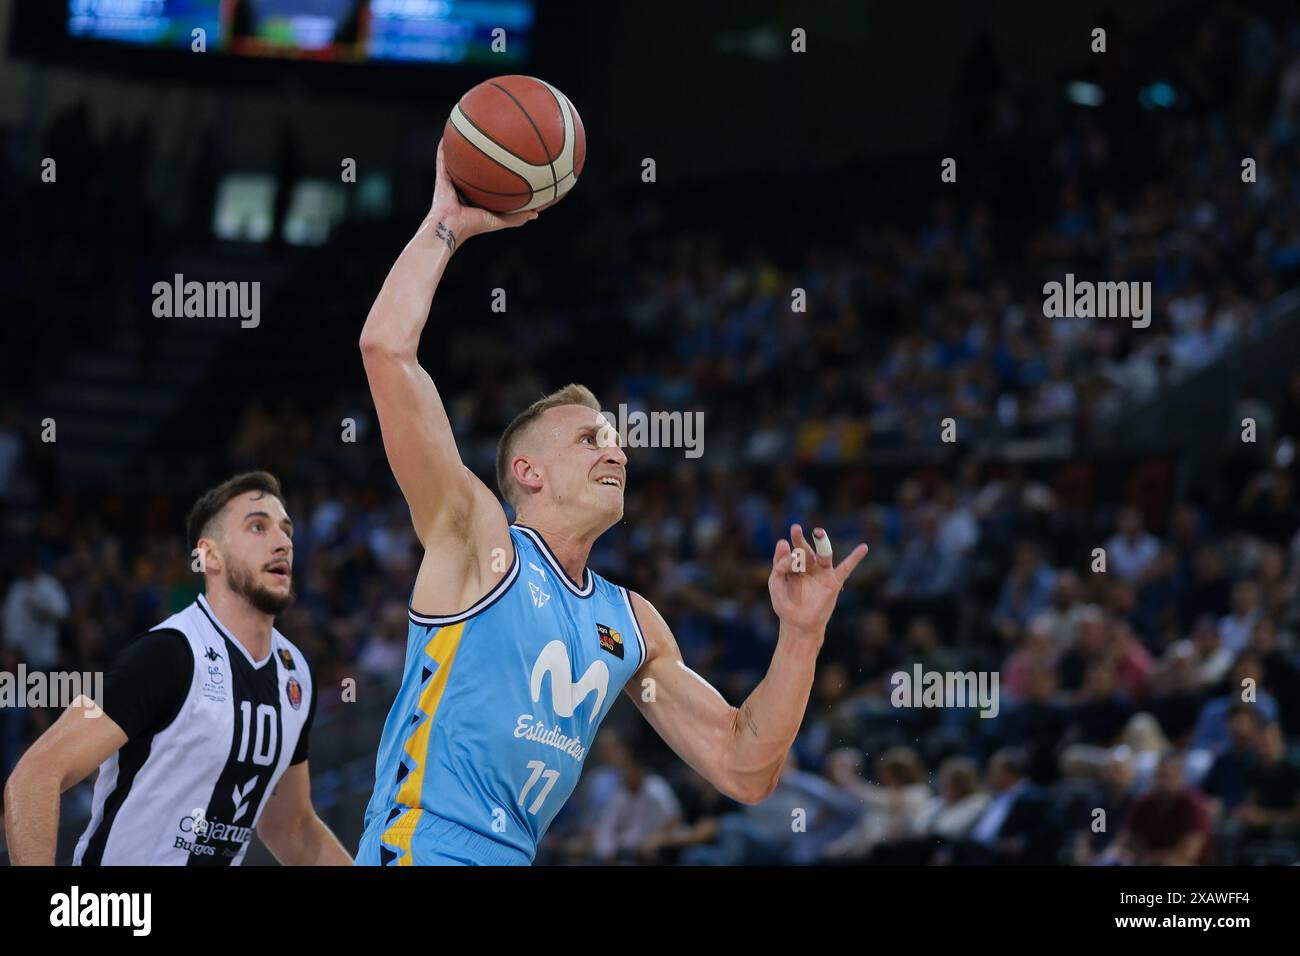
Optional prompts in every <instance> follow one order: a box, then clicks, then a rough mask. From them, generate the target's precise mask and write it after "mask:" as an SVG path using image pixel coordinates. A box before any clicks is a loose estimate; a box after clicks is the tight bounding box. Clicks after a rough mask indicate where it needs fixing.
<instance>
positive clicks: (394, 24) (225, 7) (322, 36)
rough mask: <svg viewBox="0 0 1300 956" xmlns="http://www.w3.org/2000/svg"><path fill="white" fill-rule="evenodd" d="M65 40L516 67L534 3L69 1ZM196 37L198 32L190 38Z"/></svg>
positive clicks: (526, 43) (525, 50) (524, 52)
mask: <svg viewBox="0 0 1300 956" xmlns="http://www.w3.org/2000/svg"><path fill="white" fill-rule="evenodd" d="M67 2H68V21H67V24H68V25H67V30H68V35H69V36H71V37H75V38H78V39H90V40H105V41H113V42H118V43H130V44H136V45H140V46H148V47H160V48H181V49H191V48H193V47H194V45H195V43H196V38H197V37H199V36H201V37H202V40H203V46H204V48H205V49H206V51H207V52H210V53H225V54H230V55H233V56H258V57H287V58H294V59H314V60H324V61H330V62H375V61H380V62H382V61H389V62H404V63H476V62H477V63H486V62H489V58H490V61H491V62H493V63H496V64H501V65H507V64H512V63H513V64H518V63H521V62H523V61H525V60H527V59H528V55H529V52H530V46H531V43H532V34H533V21H534V15H535V10H534V5H533V3H532V0H67ZM199 30H201V31H202V33H201V34H199V33H196V31H199Z"/></svg>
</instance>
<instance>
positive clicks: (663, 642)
mask: <svg viewBox="0 0 1300 956" xmlns="http://www.w3.org/2000/svg"><path fill="white" fill-rule="evenodd" d="M624 590H625V591H626V592H627V596H628V603H629V604H630V605H631V608H632V620H633V622H634V623H635V624H636V626H637V629H638V630H639V631H640V632H641V636H642V638H643V639H644V640H645V645H646V647H645V650H646V660H649V659H651V658H653V657H655V656H656V655H657V654H658V653H659V652H660V651H662V650H663V649H665V647H670V646H672V645H673V643H674V641H673V636H672V630H671V629H670V628H669V627H668V622H667V621H665V620H664V618H663V615H662V614H660V613H659V609H658V608H656V607H655V606H654V605H653V604H651V603H650V601H649V600H647V599H646V598H645V597H643V596H642V595H641V594H640V593H639V592H637V591H633V590H632V589H631V588H625V589H624Z"/></svg>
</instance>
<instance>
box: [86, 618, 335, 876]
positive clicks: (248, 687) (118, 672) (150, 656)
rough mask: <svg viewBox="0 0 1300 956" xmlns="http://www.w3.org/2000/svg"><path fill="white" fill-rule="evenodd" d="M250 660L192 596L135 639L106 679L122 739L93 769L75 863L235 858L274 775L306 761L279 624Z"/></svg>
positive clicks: (293, 669) (302, 711) (107, 703)
mask: <svg viewBox="0 0 1300 956" xmlns="http://www.w3.org/2000/svg"><path fill="white" fill-rule="evenodd" d="M271 634H272V636H271V653H270V654H269V655H268V656H267V657H266V659H265V660H261V661H255V660H253V659H252V657H251V656H250V655H249V653H248V651H247V650H245V648H244V646H243V645H242V644H240V643H239V642H238V641H237V640H235V638H234V637H233V636H231V634H230V632H229V631H227V630H226V628H225V627H224V626H223V625H222V624H221V622H220V621H218V620H217V616H216V614H215V613H214V612H213V610H212V607H211V606H210V605H209V604H208V602H207V599H206V598H204V597H202V596H200V597H199V599H198V600H197V601H195V602H194V603H193V604H191V605H190V606H189V607H187V608H185V610H183V611H181V612H179V613H178V614H174V615H172V616H171V617H169V618H168V619H167V620H165V621H163V622H162V623H161V624H159V625H158V626H157V627H155V628H154V629H153V630H151V631H149V632H148V633H147V634H145V635H144V636H142V637H140V638H139V639H138V640H136V641H134V642H133V643H132V644H131V645H130V646H128V647H127V649H126V650H125V651H123V652H122V654H121V655H120V656H119V657H118V659H117V660H116V661H115V662H114V664H113V667H112V669H111V670H110V671H109V672H108V673H107V674H106V675H105V678H104V691H103V698H104V699H103V701H102V704H103V708H104V712H105V713H106V714H108V716H109V717H110V718H112V720H113V721H114V722H115V723H117V724H118V726H120V727H121V728H122V730H123V731H124V732H125V733H126V735H127V737H128V741H127V743H126V744H125V745H124V746H123V747H122V748H121V749H120V750H119V751H118V752H117V753H115V754H114V755H113V756H112V757H110V758H109V759H108V760H106V761H104V763H103V764H101V765H100V768H99V777H98V779H96V781H95V796H94V807H93V812H92V815H91V819H90V824H89V826H87V827H86V832H85V833H83V834H82V835H81V839H80V840H78V841H77V849H76V853H75V855H74V857H73V862H74V863H76V864H79V865H85V866H95V865H105V866H115V865H137V866H139V865H143V866H165V865H171V866H232V865H238V864H239V863H240V862H241V861H242V860H243V859H244V854H245V853H246V852H247V850H248V843H249V841H250V840H251V839H252V836H253V828H254V827H255V826H256V825H257V820H258V817H259V816H260V815H261V812H262V807H263V805H264V803H265V802H266V798H267V797H268V796H269V795H270V793H271V791H272V790H273V789H274V787H275V784H276V781H278V780H279V779H280V775H281V774H283V773H284V771H285V770H286V769H287V768H288V767H289V766H290V765H291V764H297V763H301V762H302V761H304V760H306V759H307V738H308V735H309V733H310V730H311V722H312V717H313V715H314V713H315V709H316V694H315V688H314V687H313V686H312V678H311V673H310V670H309V668H308V665H307V659H306V658H305V657H303V655H302V653H301V652H300V651H299V650H298V648H296V647H294V645H293V644H291V643H290V642H289V641H288V640H287V639H286V638H285V637H284V635H283V634H281V633H280V632H279V631H277V630H274V629H273V630H272V632H271Z"/></svg>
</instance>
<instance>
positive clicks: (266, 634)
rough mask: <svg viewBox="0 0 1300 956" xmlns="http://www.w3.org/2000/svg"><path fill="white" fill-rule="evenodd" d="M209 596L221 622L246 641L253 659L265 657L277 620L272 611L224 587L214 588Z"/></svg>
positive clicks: (245, 643)
mask: <svg viewBox="0 0 1300 956" xmlns="http://www.w3.org/2000/svg"><path fill="white" fill-rule="evenodd" d="M206 597H207V599H208V604H210V605H211V606H212V611H213V613H215V614H216V615H217V620H218V621H220V622H221V626H222V627H224V628H225V629H226V630H227V631H229V632H230V636H231V637H233V638H234V639H235V640H237V641H238V642H239V643H240V644H242V645H243V647H244V650H246V651H248V654H249V656H250V657H252V658H253V660H255V661H261V660H263V659H265V658H266V656H267V655H268V654H270V653H271V628H272V626H273V625H274V624H275V619H274V618H273V617H272V616H271V615H269V614H264V613H262V612H261V611H259V610H258V609H257V608H255V607H253V606H252V605H251V604H249V603H248V602H247V601H246V600H244V599H243V598H242V597H240V596H238V595H237V594H233V593H231V592H230V591H228V590H226V589H224V588H213V589H212V590H211V591H209V592H208V594H207V595H206Z"/></svg>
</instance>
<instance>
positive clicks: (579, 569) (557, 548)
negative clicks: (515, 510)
mask: <svg viewBox="0 0 1300 956" xmlns="http://www.w3.org/2000/svg"><path fill="white" fill-rule="evenodd" d="M515 521H516V523H517V524H521V525H524V526H525V527H529V528H532V529H533V530H534V531H536V532H537V533H538V534H540V535H541V536H542V540H544V541H545V542H546V546H547V547H548V548H550V549H551V553H552V554H553V555H555V560H556V561H559V562H560V567H562V568H564V573H565V574H567V575H568V576H569V580H571V581H575V582H577V583H578V584H582V582H583V579H584V578H585V577H586V569H587V558H589V557H590V556H591V546H592V545H593V544H595V543H596V539H597V538H598V537H600V532H599V531H597V532H580V531H573V530H569V529H565V528H564V527H563V526H561V525H560V524H559V523H557V522H553V521H548V520H547V519H546V518H544V517H538V518H533V517H532V516H531V515H530V516H529V517H524V516H523V515H520V516H519V517H517V518H516V519H515Z"/></svg>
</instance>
